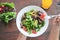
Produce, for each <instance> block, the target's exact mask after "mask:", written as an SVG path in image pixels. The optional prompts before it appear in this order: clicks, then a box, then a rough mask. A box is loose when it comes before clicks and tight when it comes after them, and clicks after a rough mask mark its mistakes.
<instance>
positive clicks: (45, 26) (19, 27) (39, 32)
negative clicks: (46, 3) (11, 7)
mask: <svg viewBox="0 0 60 40" xmlns="http://www.w3.org/2000/svg"><path fill="white" fill-rule="evenodd" d="M31 9H34V10H37V11H42V12H43V13H45V14H46V16H45V25H44V26H43V27H42V28H41V29H40V30H39V31H38V32H37V34H28V32H25V31H24V30H23V29H22V28H21V25H20V23H21V18H22V16H23V15H24V13H25V12H27V11H29V10H31ZM48 24H49V20H48V15H47V13H46V12H45V11H44V10H43V9H42V8H41V7H38V6H34V5H30V6H27V7H24V8H23V9H21V10H20V11H19V13H18V15H17V18H16V25H17V28H18V30H19V31H20V32H21V33H22V34H24V35H25V36H28V37H37V36H40V35H42V34H43V33H44V32H45V31H46V29H47V27H48Z"/></svg>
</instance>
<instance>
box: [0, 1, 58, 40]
mask: <svg viewBox="0 0 60 40" xmlns="http://www.w3.org/2000/svg"><path fill="white" fill-rule="evenodd" d="M0 2H13V3H15V8H16V12H17V14H18V12H19V11H20V10H21V9H22V8H23V7H25V6H28V5H37V6H40V7H41V0H0ZM58 2H59V0H53V4H52V6H51V7H50V8H49V9H48V10H45V11H46V12H47V14H48V15H53V14H58V13H57V9H56V5H57V3H58ZM15 20H16V19H13V20H11V21H10V22H9V23H8V24H5V23H3V22H0V40H47V39H48V37H49V34H50V30H51V27H52V20H53V19H50V22H49V27H48V29H47V30H46V32H45V33H44V34H43V35H41V36H39V37H34V38H31V37H26V36H24V35H23V34H21V33H20V32H19V30H18V29H17V27H16V21H15Z"/></svg>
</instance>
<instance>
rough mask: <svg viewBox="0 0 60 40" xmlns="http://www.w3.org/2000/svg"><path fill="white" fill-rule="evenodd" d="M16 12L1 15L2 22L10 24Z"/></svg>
mask: <svg viewBox="0 0 60 40" xmlns="http://www.w3.org/2000/svg"><path fill="white" fill-rule="evenodd" d="M15 16H16V12H7V13H2V14H0V20H1V21H2V20H3V21H4V22H5V23H8V22H9V21H10V20H11V19H13V18H15Z"/></svg>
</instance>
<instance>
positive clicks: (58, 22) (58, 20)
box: [53, 16, 60, 28]
mask: <svg viewBox="0 0 60 40" xmlns="http://www.w3.org/2000/svg"><path fill="white" fill-rule="evenodd" d="M53 26H56V27H57V26H58V28H60V16H57V17H55V18H54V20H53Z"/></svg>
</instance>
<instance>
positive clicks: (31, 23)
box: [21, 10, 45, 34]
mask: <svg viewBox="0 0 60 40" xmlns="http://www.w3.org/2000/svg"><path fill="white" fill-rule="evenodd" d="M32 12H35V11H34V10H30V11H28V12H26V13H25V15H23V16H25V17H26V18H25V19H24V20H22V22H21V23H22V24H23V25H24V26H25V27H26V28H27V32H28V33H29V34H31V33H32V30H34V31H36V32H38V31H39V30H40V28H41V27H43V26H44V24H45V22H44V21H43V22H42V23H41V24H39V23H38V20H37V19H35V18H32V15H31V14H32ZM35 15H37V14H35ZM22 18H23V17H22ZM33 19H34V20H33Z"/></svg>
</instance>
